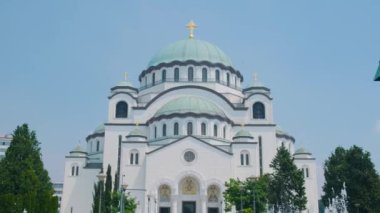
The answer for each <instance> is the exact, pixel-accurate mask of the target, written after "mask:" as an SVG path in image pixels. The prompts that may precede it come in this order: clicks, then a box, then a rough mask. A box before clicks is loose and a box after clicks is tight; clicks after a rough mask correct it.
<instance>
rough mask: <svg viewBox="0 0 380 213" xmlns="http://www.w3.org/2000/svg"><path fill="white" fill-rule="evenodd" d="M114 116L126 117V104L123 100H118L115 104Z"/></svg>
mask: <svg viewBox="0 0 380 213" xmlns="http://www.w3.org/2000/svg"><path fill="white" fill-rule="evenodd" d="M115 117H116V118H126V117H128V104H127V103H126V102H125V101H120V102H118V103H117V104H116V115H115Z"/></svg>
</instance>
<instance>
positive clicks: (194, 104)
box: [155, 96, 226, 118]
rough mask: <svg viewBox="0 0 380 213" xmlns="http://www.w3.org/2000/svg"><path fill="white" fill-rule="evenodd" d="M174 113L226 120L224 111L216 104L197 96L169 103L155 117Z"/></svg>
mask: <svg viewBox="0 0 380 213" xmlns="http://www.w3.org/2000/svg"><path fill="white" fill-rule="evenodd" d="M173 113H181V114H184V113H196V114H200V113H205V114H209V115H217V116H221V117H224V118H225V117H226V115H225V114H224V112H223V110H221V109H220V108H219V107H218V106H216V105H215V104H214V103H212V102H210V101H208V100H206V99H203V98H200V97H196V96H185V97H181V98H177V99H174V100H172V101H170V102H168V103H167V104H165V105H164V106H163V107H161V109H159V110H158V111H157V112H156V114H155V117H158V116H160V115H170V114H173Z"/></svg>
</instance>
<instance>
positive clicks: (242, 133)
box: [233, 129, 253, 138]
mask: <svg viewBox="0 0 380 213" xmlns="http://www.w3.org/2000/svg"><path fill="white" fill-rule="evenodd" d="M233 138H253V136H252V135H251V133H250V132H248V131H247V130H245V129H241V130H239V131H238V132H237V133H236V134H235V135H234V137H233Z"/></svg>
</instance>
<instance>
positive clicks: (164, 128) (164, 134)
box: [162, 124, 166, 137]
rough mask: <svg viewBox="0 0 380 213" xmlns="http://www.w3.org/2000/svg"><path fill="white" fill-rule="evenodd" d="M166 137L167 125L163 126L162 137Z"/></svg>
mask: <svg viewBox="0 0 380 213" xmlns="http://www.w3.org/2000/svg"><path fill="white" fill-rule="evenodd" d="M165 136H166V124H164V125H162V137H165Z"/></svg>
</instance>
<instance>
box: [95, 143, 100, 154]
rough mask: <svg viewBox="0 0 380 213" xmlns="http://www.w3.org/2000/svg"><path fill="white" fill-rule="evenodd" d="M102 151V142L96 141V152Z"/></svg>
mask: <svg viewBox="0 0 380 213" xmlns="http://www.w3.org/2000/svg"><path fill="white" fill-rule="evenodd" d="M99 149H100V142H99V141H96V151H97V152H99Z"/></svg>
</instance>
